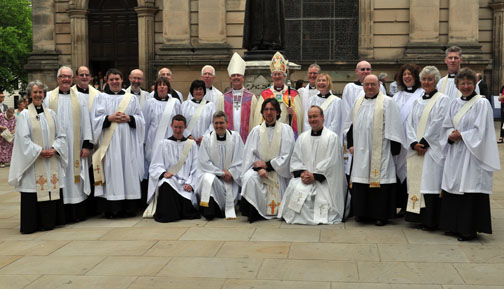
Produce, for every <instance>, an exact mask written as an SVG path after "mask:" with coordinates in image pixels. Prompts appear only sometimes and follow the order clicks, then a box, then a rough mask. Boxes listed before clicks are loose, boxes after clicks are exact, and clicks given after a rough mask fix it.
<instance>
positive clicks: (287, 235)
mask: <svg viewBox="0 0 504 289" xmlns="http://www.w3.org/2000/svg"><path fill="white" fill-rule="evenodd" d="M319 239H320V229H318V228H298V229H293V228H289V229H270V228H257V229H256V230H255V232H254V235H252V238H251V239H250V240H251V241H284V242H318V241H319Z"/></svg>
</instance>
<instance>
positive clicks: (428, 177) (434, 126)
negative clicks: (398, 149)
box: [405, 66, 451, 230]
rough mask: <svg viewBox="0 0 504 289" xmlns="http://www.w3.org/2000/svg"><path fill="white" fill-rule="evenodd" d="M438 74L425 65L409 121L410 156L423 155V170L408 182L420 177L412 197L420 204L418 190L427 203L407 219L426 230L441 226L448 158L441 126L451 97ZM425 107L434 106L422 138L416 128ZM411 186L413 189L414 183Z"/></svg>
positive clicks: (414, 173)
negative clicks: (443, 179) (440, 85)
mask: <svg viewBox="0 0 504 289" xmlns="http://www.w3.org/2000/svg"><path fill="white" fill-rule="evenodd" d="M439 78H440V74H439V70H438V69H437V68H436V67H435V66H426V67H424V69H423V70H422V71H421V72H420V82H421V84H422V88H423V90H424V93H423V95H422V97H421V98H419V99H417V100H415V101H414V102H413V104H412V107H411V113H410V114H409V116H408V119H407V121H406V137H407V140H408V157H411V156H416V155H418V156H423V157H422V160H423V165H422V166H421V169H422V170H421V171H415V172H413V171H412V172H411V173H410V175H409V176H408V181H409V182H411V181H413V180H414V179H415V178H417V179H419V180H421V182H420V191H419V192H413V194H409V196H410V197H409V199H411V198H414V199H413V200H414V202H417V203H416V204H415V205H416V206H421V203H420V198H419V197H414V194H417V195H419V194H418V193H420V194H422V198H423V199H424V202H425V207H424V208H421V209H420V210H419V211H417V212H407V213H406V216H405V219H406V221H408V222H414V223H419V225H418V226H417V227H418V228H419V229H423V230H434V229H436V228H437V227H438V225H439V214H440V210H441V199H440V198H439V194H440V192H441V177H442V176H443V165H444V158H445V156H444V154H443V148H442V147H441V137H442V136H441V129H442V124H443V119H444V116H445V114H446V112H447V110H448V106H449V105H450V103H451V99H450V97H448V96H447V95H445V94H442V93H440V92H438V91H437V89H436V83H437V82H438V81H439ZM431 101H432V103H431ZM429 104H430V105H429ZM431 105H432V106H431ZM426 107H429V108H430V107H431V109H430V113H429V114H428V115H427V118H426V119H425V121H426V123H425V133H424V135H423V136H422V137H421V139H420V140H419V139H418V138H419V136H418V135H417V131H418V127H419V123H420V120H421V117H422V114H423V113H424V111H425V109H426ZM410 161H411V160H410ZM418 169H420V167H419V168H418ZM417 174H419V176H417ZM413 187H415V186H413ZM415 188H416V187H415ZM409 189H410V190H411V189H412V185H411V183H410V186H409ZM416 199H418V200H419V201H417V200H416ZM417 209H418V208H417Z"/></svg>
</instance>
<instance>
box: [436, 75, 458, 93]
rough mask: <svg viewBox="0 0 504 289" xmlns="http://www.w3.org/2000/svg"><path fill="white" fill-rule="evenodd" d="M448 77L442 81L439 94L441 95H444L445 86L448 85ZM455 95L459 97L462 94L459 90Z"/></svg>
mask: <svg viewBox="0 0 504 289" xmlns="http://www.w3.org/2000/svg"><path fill="white" fill-rule="evenodd" d="M448 78H449V77H448V75H447V76H446V78H445V79H444V80H443V84H441V90H440V91H439V92H441V93H444V94H446V85H447V84H448ZM457 95H458V96H459V97H460V96H462V92H460V90H458V89H457Z"/></svg>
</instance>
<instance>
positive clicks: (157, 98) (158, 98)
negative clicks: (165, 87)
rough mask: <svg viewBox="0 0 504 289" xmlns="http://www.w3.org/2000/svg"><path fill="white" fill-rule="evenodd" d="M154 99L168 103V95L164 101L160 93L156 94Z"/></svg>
mask: <svg viewBox="0 0 504 289" xmlns="http://www.w3.org/2000/svg"><path fill="white" fill-rule="evenodd" d="M154 98H155V99H156V100H158V101H168V98H169V97H168V95H166V98H165V99H162V98H161V97H159V95H158V93H157V92H156V93H154Z"/></svg>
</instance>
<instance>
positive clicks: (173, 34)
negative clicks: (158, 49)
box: [163, 0, 191, 46]
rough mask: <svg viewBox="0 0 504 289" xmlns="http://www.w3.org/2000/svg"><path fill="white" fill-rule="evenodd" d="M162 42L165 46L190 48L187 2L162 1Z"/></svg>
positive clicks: (185, 0)
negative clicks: (173, 45)
mask: <svg viewBox="0 0 504 289" xmlns="http://www.w3.org/2000/svg"><path fill="white" fill-rule="evenodd" d="M163 40H164V43H165V44H175V45H182V46H190V44H191V27H190V9H189V0H163Z"/></svg>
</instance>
